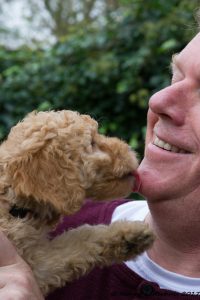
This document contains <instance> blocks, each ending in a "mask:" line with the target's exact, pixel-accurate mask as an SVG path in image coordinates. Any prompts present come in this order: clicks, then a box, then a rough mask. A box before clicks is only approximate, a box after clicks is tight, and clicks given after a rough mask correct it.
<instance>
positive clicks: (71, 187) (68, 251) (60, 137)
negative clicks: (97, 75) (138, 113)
mask: <svg viewBox="0 0 200 300" xmlns="http://www.w3.org/2000/svg"><path fill="white" fill-rule="evenodd" d="M136 167H137V160H136V157H135V154H134V153H133V152H132V151H131V150H130V148H129V146H128V145H127V144H126V143H124V142H123V141H121V140H119V139H117V138H108V137H105V136H103V135H101V134H99V133H98V124H97V122H96V121H94V120H93V119H91V118H90V117H89V116H87V115H80V114H78V113H77V112H72V111H67V110H63V111H59V112H54V111H50V112H39V113H36V112H33V113H31V114H29V115H28V116H27V117H26V118H25V119H24V120H23V121H22V122H20V123H18V124H17V125H16V126H15V127H13V128H12V129H11V132H10V134H9V135H8V138H7V140H6V141H4V142H3V143H2V144H1V146H0V228H1V230H3V231H4V232H5V233H6V235H7V236H8V237H9V238H10V239H11V240H12V242H13V243H14V245H15V246H16V248H17V249H18V252H19V254H20V255H22V257H23V258H24V259H25V260H26V261H27V263H28V264H29V265H30V266H31V268H32V270H33V272H34V274H35V277H36V279H37V281H38V284H39V286H40V288H41V290H42V292H43V294H44V295H47V294H48V293H49V292H50V291H52V290H54V289H55V288H57V287H61V286H63V285H64V284H65V283H66V282H69V281H72V280H74V279H76V278H78V277H80V276H82V275H84V274H86V273H87V272H89V271H90V270H91V269H92V268H93V267H95V266H97V265H98V266H107V265H110V264H112V263H113V262H122V261H123V260H127V259H130V258H132V257H135V256H136V255H137V254H139V253H141V252H142V251H144V250H145V249H146V248H147V247H149V246H150V245H151V244H152V242H153V235H152V233H151V232H150V231H149V229H148V228H147V227H146V225H144V224H143V223H140V222H129V221H121V222H115V223H113V224H111V225H97V226H89V225H83V226H80V227H78V228H76V229H73V230H69V231H67V232H65V233H63V234H62V235H60V236H58V237H56V238H54V239H53V240H51V239H50V238H49V236H48V233H49V232H50V231H52V230H53V228H55V225H56V224H57V223H58V222H59V220H60V218H61V217H63V216H64V215H69V214H72V213H74V212H75V211H77V210H78V209H80V207H81V206H82V204H83V202H84V199H85V198H90V199H93V200H94V201H97V200H105V199H106V200H107V199H108V200H109V199H113V198H115V197H125V196H127V195H128V194H129V193H130V192H131V190H132V188H133V185H134V180H135V179H134V176H133V172H134V171H135V169H136Z"/></svg>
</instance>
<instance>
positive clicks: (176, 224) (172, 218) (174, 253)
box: [145, 202, 200, 278]
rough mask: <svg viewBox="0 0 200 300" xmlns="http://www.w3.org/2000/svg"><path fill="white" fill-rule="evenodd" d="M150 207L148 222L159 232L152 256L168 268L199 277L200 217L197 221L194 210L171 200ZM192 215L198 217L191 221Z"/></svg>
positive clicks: (185, 274) (149, 252)
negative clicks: (171, 203)
mask: <svg viewBox="0 0 200 300" xmlns="http://www.w3.org/2000/svg"><path fill="white" fill-rule="evenodd" d="M182 205H183V203H182ZM149 206H150V211H151V214H149V215H148V216H147V218H146V220H145V221H146V222H147V223H149V225H150V227H151V228H152V229H153V231H154V233H155V235H156V241H155V242H154V244H153V246H152V248H151V249H150V250H149V251H148V255H149V257H150V258H151V259H152V260H153V261H154V262H155V263H157V264H158V265H160V266H161V267H163V268H165V269H167V270H168V271H171V272H174V273H178V274H181V275H184V276H189V277H196V278H199V277H200V234H199V232H200V218H199V220H197V219H196V220H195V214H192V213H191V211H187V209H185V208H184V209H182V208H183V207H177V206H176V205H175V206H170V203H169V204H168V203H167V202H164V203H158V204H157V203H156V204H155V203H153V204H152V203H149ZM188 209H189V207H188ZM199 215H200V214H199ZM190 216H193V218H194V219H192V217H191V220H190Z"/></svg>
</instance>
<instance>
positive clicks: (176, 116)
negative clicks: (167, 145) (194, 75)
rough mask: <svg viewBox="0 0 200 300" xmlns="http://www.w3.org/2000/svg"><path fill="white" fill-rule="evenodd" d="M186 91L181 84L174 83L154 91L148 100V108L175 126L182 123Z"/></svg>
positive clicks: (185, 104)
mask: <svg viewBox="0 0 200 300" xmlns="http://www.w3.org/2000/svg"><path fill="white" fill-rule="evenodd" d="M186 100H187V93H184V89H181V84H178V83H177V84H174V85H171V86H169V87H166V88H164V89H163V90H161V91H159V92H157V93H155V94H154V95H153V96H152V97H151V98H150V100H149V108H150V109H151V111H152V112H153V113H154V114H156V115H157V116H158V117H160V118H165V119H168V120H169V121H171V122H173V123H174V124H175V125H177V126H181V125H183V123H184V119H185V113H186V106H187V101H186Z"/></svg>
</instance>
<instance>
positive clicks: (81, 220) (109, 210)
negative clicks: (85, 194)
mask: <svg viewBox="0 0 200 300" xmlns="http://www.w3.org/2000/svg"><path fill="white" fill-rule="evenodd" d="M127 201H128V200H124V199H117V200H113V201H102V202H94V201H91V200H87V201H86V202H85V204H84V205H83V206H82V208H81V209H80V210H79V211H78V212H77V213H75V214H73V215H70V216H65V217H64V218H63V220H62V221H61V222H60V224H59V225H58V227H57V228H56V230H55V232H53V234H52V235H53V236H55V235H59V234H61V233H62V232H64V231H65V230H67V229H72V228H76V227H78V226H80V225H83V224H90V225H97V224H109V223H110V222H111V218H112V214H113V211H114V210H115V209H116V207H118V206H120V205H122V204H124V203H127Z"/></svg>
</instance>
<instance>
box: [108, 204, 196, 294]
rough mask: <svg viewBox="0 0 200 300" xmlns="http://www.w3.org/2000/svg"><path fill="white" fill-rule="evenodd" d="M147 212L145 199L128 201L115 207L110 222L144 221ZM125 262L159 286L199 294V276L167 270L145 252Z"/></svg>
mask: <svg viewBox="0 0 200 300" xmlns="http://www.w3.org/2000/svg"><path fill="white" fill-rule="evenodd" d="M148 212H149V208H148V205H147V202H146V201H130V202H127V203H124V204H122V205H120V206H118V207H117V208H116V209H115V211H114V213H113V215H112V222H114V221H118V220H130V221H144V219H145V217H146V215H147V214H148ZM125 264H126V265H127V266H128V267H129V268H130V269H131V270H133V271H134V272H135V273H137V274H138V275H140V276H141V277H142V278H144V279H146V280H148V281H152V282H156V283H157V284H158V285H159V286H160V288H163V289H168V290H171V291H176V292H179V293H186V294H193V295H200V278H191V277H187V276H182V275H179V274H177V273H173V272H169V271H167V270H165V269H164V268H162V267H160V266H159V265H158V264H156V263H155V262H153V261H152V260H151V259H150V258H149V257H148V255H147V253H146V252H145V253H143V254H142V255H140V256H138V257H137V258H136V259H134V260H129V261H126V262H125Z"/></svg>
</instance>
